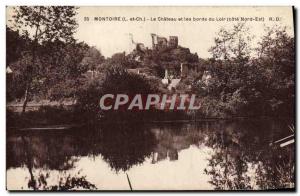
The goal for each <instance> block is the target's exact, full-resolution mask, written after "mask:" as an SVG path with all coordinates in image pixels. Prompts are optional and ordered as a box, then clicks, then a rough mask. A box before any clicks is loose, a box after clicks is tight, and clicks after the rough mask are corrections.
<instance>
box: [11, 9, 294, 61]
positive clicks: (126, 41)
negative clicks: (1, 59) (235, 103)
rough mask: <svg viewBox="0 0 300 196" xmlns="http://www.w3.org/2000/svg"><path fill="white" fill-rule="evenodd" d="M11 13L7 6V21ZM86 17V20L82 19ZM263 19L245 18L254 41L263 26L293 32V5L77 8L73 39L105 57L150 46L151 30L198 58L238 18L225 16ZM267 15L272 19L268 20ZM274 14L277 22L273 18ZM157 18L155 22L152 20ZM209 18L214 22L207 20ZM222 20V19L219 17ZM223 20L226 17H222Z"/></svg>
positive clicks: (206, 55) (262, 29)
mask: <svg viewBox="0 0 300 196" xmlns="http://www.w3.org/2000/svg"><path fill="white" fill-rule="evenodd" d="M11 14H12V11H11V8H8V9H7V20H9V19H10V17H11ZM85 17H88V18H89V21H86V20H84V18H85ZM94 17H121V18H122V17H125V18H126V20H127V21H95V20H94ZM132 17H134V18H136V17H141V18H144V17H145V19H146V21H130V20H129V19H130V18H132ZM158 17H162V18H163V17H168V18H176V19H177V21H175V22H174V21H157V20H158ZM181 17H186V18H198V19H200V18H206V19H207V21H201V20H200V21H179V20H178V18H181ZM232 17H234V18H238V19H239V20H240V19H241V17H245V18H254V17H258V18H262V17H263V18H264V21H247V22H246V25H247V26H248V27H249V31H250V33H251V34H253V35H255V38H254V39H253V44H254V43H256V42H257V41H258V39H259V37H261V36H262V35H263V34H264V27H265V26H270V27H272V26H275V25H278V26H287V28H288V32H289V34H291V35H293V13H292V7H176V6H173V7H96V6H95V7H88V6H86V7H80V8H79V9H78V14H77V16H76V19H77V22H78V25H79V26H78V29H77V32H76V33H75V35H74V36H75V38H76V39H77V40H78V41H84V42H86V43H88V44H89V45H90V46H94V47H96V48H97V49H99V50H100V51H101V53H102V54H103V55H104V56H105V57H109V56H111V55H112V54H114V53H117V52H123V51H125V52H126V53H129V52H130V51H132V50H133V48H134V45H133V44H132V43H131V39H130V36H129V34H132V35H133V39H134V41H135V42H138V43H144V44H145V46H146V47H149V48H151V36H150V34H151V33H155V34H157V35H160V36H164V37H166V38H168V37H169V36H178V40H179V45H181V46H183V47H187V48H189V49H190V50H191V52H192V53H197V54H198V56H199V57H201V58H207V57H210V53H209V52H208V50H209V48H210V47H211V46H213V44H214V38H215V37H216V33H217V32H218V31H219V30H220V28H222V27H224V28H232V26H233V25H234V24H236V23H238V22H241V21H233V22H232V21H227V18H232ZM269 17H272V18H273V19H274V20H273V21H269ZM276 17H278V18H279V21H276V20H275V19H276ZM151 18H156V19H157V20H156V21H151ZM209 18H212V19H214V21H208V19H209ZM222 19H223V20H222ZM224 19H225V20H224Z"/></svg>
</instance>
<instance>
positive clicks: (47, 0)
mask: <svg viewBox="0 0 300 196" xmlns="http://www.w3.org/2000/svg"><path fill="white" fill-rule="evenodd" d="M0 4H1V7H0V30H1V33H0V40H1V41H0V43H2V44H1V46H0V56H1V57H0V58H1V61H0V62H1V63H0V64H1V65H2V67H1V68H0V74H1V77H0V91H1V93H0V95H1V96H0V105H1V107H0V126H1V128H0V132H1V136H0V152H1V154H0V157H1V161H0V173H1V175H0V193H1V195H2V194H5V195H8V194H9V193H8V192H7V191H6V190H5V178H6V175H5V173H6V169H5V164H6V153H5V144H6V143H5V138H6V135H5V132H6V129H5V124H6V119H5V111H6V110H5V97H6V94H5V43H6V41H5V23H6V18H5V6H7V5H91V6H93V5H123V6H125V5H128V6H130V5H139V6H143V5H178V6H179V5H185V6H187V5H199V6H249V5H261V6H263V5H266V6H284V5H294V6H295V7H296V9H297V10H298V14H297V15H296V16H297V18H296V21H299V10H300V1H299V0H271V1H262V0H252V1H241V0H227V1H224V0H223V1H222V0H207V1H200V2H195V1H193V0H165V1H162V0H144V1H141V0H131V1H130V0H105V1H101V2H100V1H97V0H85V1H79V0H77V1H76V0H64V1H62V0H44V1H38V0H28V1H24V0H10V1H9V0H2V1H1V3H0ZM296 27H297V26H296ZM296 36H297V46H298V45H299V31H297V34H296ZM297 46H296V47H297ZM297 57H299V48H298V47H297ZM297 65H298V60H297ZM299 72H300V71H299V68H298V69H297V76H298V77H299V75H300V74H299ZM298 79H299V78H298ZM299 88H300V87H299V84H298V83H297V92H299V90H300V89H299ZM298 98H299V97H298V95H297V102H298V101H299V99H298ZM298 106H299V104H298ZM298 106H297V111H298V109H299V107H298ZM298 122H299V115H297V125H299V124H298ZM297 127H298V126H297ZM296 131H298V129H297V130H296ZM296 140H297V141H299V133H297V138H296ZM297 143H298V142H297ZM297 146H298V145H297ZM298 157H299V149H298V148H297V158H298ZM297 163H298V164H297V165H298V166H297V168H296V169H297V170H296V171H297V177H298V178H297V180H296V182H297V185H296V187H297V188H298V189H299V172H298V171H299V159H298V160H297ZM239 193H241V192H239ZM239 193H238V194H239ZM18 194H21V193H18ZM22 194H23V193H22ZM27 194H32V193H27ZM34 194H35V195H42V194H45V193H34ZM48 194H50V195H52V194H55V193H48ZM81 194H88V193H81ZM102 194H105V195H106V194H110V195H111V194H113V195H115V194H120V193H102ZM138 194H142V193H138ZM147 194H149V193H147ZM161 194H163V193H159V195H161ZM180 194H182V195H184V194H189V193H180ZM200 194H204V195H208V194H209V195H211V194H212V195H215V194H219V193H200ZM223 194H224V193H223ZM230 194H231V193H230ZM255 194H257V195H263V194H266V193H259V192H255ZM284 194H289V193H284Z"/></svg>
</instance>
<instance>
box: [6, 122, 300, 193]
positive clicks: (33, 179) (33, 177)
mask: <svg viewBox="0 0 300 196" xmlns="http://www.w3.org/2000/svg"><path fill="white" fill-rule="evenodd" d="M7 133H8V134H7V188H8V189H9V190H21V189H25V190H27V189H37V190H45V189H47V190H51V189H53V190H57V189H59V190H69V189H99V190H130V186H129V181H130V183H131V186H132V188H133V190H145V189H146V190H153V189H156V190H157V189H158V190H170V189H171V190H176V189H184V190H190V189H192V190H212V189H260V190H261V189H263V190H264V189H281V188H293V187H294V180H295V179H294V170H295V169H294V167H295V166H294V144H292V145H289V146H287V147H284V148H281V147H279V146H278V145H270V143H272V142H274V141H276V140H278V139H281V138H283V137H285V136H288V135H291V134H292V132H291V130H289V129H288V123H287V122H285V121H279V120H276V121H274V120H234V121H206V122H197V123H149V124H129V123H112V124H105V125H101V126H93V127H82V128H76V129H72V130H50V131H45V130H35V131H14V132H13V131H11V130H8V132H7ZM127 177H128V178H127Z"/></svg>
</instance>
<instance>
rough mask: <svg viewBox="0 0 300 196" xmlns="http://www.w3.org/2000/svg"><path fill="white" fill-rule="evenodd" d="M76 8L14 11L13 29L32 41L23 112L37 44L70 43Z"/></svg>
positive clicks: (53, 7) (32, 72)
mask: <svg viewBox="0 0 300 196" xmlns="http://www.w3.org/2000/svg"><path fill="white" fill-rule="evenodd" d="M75 15H76V8H75V7H71V6H48V7H45V6H20V7H16V8H15V9H14V15H13V19H14V27H15V28H16V29H22V33H23V35H25V36H28V37H29V38H30V39H31V40H32V43H33V44H32V47H30V48H29V51H30V54H31V56H32V57H31V63H30V64H28V65H27V66H26V69H25V73H24V75H25V78H26V79H25V82H26V85H25V86H26V87H25V94H24V103H23V110H22V112H23V113H24V112H25V109H26V105H27V102H28V100H29V96H30V93H31V92H30V89H31V85H32V81H33V80H34V77H36V75H37V73H36V72H34V67H36V66H38V65H37V63H38V62H37V61H36V58H37V52H38V50H37V49H38V46H39V44H42V43H45V42H52V41H54V40H60V41H62V42H72V41H74V40H73V34H74V32H75V29H76V27H77V23H76V20H75V17H74V16H75Z"/></svg>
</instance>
